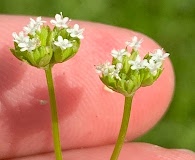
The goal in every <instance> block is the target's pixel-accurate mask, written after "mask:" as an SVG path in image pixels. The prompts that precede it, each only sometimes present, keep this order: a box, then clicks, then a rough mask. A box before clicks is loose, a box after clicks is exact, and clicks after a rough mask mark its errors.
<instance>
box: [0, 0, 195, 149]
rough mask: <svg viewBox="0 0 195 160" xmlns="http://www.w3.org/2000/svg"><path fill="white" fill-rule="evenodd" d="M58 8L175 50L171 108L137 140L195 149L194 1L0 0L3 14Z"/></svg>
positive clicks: (51, 11) (45, 13) (37, 12)
mask: <svg viewBox="0 0 195 160" xmlns="http://www.w3.org/2000/svg"><path fill="white" fill-rule="evenodd" d="M60 11H62V12H63V14H64V15H66V16H69V17H71V18H72V19H80V20H88V21H95V22H101V23H105V24H110V25H115V26H121V27H125V28H129V29H133V30H136V31H139V32H142V33H144V34H146V35H148V36H150V37H152V38H153V39H154V40H156V41H157V42H158V43H159V44H160V45H161V46H163V48H164V49H165V50H166V51H167V52H169V53H171V57H170V58H171V60H172V62H173V66H174V68H175V75H176V90H175V95H174V98H173V101H172V103H171V106H170V109H169V110H168V112H167V114H166V115H165V116H164V118H163V119H162V120H161V121H160V122H159V124H158V125H157V126H156V127H154V128H153V129H152V130H151V131H150V132H149V133H147V134H146V135H145V136H143V137H141V138H139V139H138V140H137V141H144V142H150V143H154V144H157V145H160V146H163V147H167V148H187V149H191V150H193V151H195V85H194V84H195V67H194V65H195V62H194V60H195V0H158V1H155V0H0V13H1V14H20V15H35V16H40V15H41V16H52V17H53V16H54V15H55V14H56V13H59V12H60ZM159 103H160V102H159Z"/></svg>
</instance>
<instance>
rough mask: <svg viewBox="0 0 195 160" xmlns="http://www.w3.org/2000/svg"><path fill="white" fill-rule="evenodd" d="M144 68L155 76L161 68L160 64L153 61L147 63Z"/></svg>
mask: <svg viewBox="0 0 195 160" xmlns="http://www.w3.org/2000/svg"><path fill="white" fill-rule="evenodd" d="M145 66H146V67H147V68H148V69H149V70H150V72H151V73H152V74H153V75H154V76H155V75H156V74H157V71H158V69H160V67H161V66H162V63H161V62H155V61H154V60H153V59H150V60H149V62H147V63H146V64H145Z"/></svg>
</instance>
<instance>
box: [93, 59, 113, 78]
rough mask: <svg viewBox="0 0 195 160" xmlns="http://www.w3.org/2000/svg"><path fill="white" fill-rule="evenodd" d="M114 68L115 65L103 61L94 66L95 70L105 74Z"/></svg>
mask: <svg viewBox="0 0 195 160" xmlns="http://www.w3.org/2000/svg"><path fill="white" fill-rule="evenodd" d="M114 68H115V65H112V64H110V62H105V63H103V64H100V65H97V66H96V72H97V73H99V74H103V75H104V76H107V75H108V74H109V73H111V72H113V70H114Z"/></svg>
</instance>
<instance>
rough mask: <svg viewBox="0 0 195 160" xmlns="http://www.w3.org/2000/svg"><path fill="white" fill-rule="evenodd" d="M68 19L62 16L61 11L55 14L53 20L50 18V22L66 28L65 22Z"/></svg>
mask: <svg viewBox="0 0 195 160" xmlns="http://www.w3.org/2000/svg"><path fill="white" fill-rule="evenodd" d="M69 21H70V19H69V18H68V17H63V15H62V12H60V14H56V15H55V20H51V21H50V23H51V24H53V25H55V26H56V27H62V28H68V25H67V23H68V22H69Z"/></svg>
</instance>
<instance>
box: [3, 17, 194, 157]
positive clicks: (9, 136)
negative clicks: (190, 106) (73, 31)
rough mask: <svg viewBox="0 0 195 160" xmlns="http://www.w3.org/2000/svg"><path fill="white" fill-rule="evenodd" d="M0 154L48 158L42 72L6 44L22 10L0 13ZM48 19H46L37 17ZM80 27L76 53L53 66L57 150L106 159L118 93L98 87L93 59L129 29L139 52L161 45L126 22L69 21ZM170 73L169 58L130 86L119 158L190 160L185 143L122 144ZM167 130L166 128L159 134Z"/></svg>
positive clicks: (161, 105)
mask: <svg viewBox="0 0 195 160" xmlns="http://www.w3.org/2000/svg"><path fill="white" fill-rule="evenodd" d="M0 19H1V21H0V26H1V27H0V33H1V37H0V53H1V54H0V75H1V80H0V160H5V159H7V158H9V159H12V160H46V159H47V160H53V159H55V158H54V154H53V152H52V150H53V142H52V136H51V117H50V108H49V103H48V101H49V98H48V93H47V86H46V79H45V75H44V71H43V70H40V69H37V68H35V67H32V66H29V65H28V64H25V63H23V62H21V61H19V60H17V59H16V58H15V57H14V56H13V55H12V54H11V52H10V51H9V48H11V47H13V41H12V36H11V34H12V32H17V33H18V32H19V31H21V30H22V28H23V26H25V25H26V24H28V23H29V17H21V16H5V15H2V16H0ZM45 20H47V21H49V19H45ZM74 23H78V24H79V25H80V26H81V27H82V28H85V33H84V36H85V39H84V40H82V43H81V47H80V50H79V52H78V53H77V55H76V56H75V57H74V58H72V59H71V60H69V61H67V62H65V63H62V64H58V65H55V66H54V68H53V76H54V81H55V87H56V98H57V104H58V114H59V121H60V136H61V145H62V148H63V157H64V159H68V160H77V159H79V160H87V159H95V160H108V159H109V157H110V155H111V153H112V150H113V147H114V143H115V141H116V138H117V134H118V132H119V128H120V122H121V118H122V112H123V102H124V97H123V96H122V95H120V94H118V93H111V92H108V91H106V90H105V89H104V86H103V84H102V82H101V81H100V80H99V78H98V75H97V74H96V73H95V69H94V65H96V64H100V63H102V62H105V61H106V60H111V55H110V51H111V50H112V49H113V48H115V49H121V48H124V47H125V44H124V42H125V41H127V40H130V39H131V37H132V36H133V35H136V36H138V38H143V40H144V42H143V44H142V47H141V49H140V52H141V54H142V56H143V55H144V54H146V53H147V52H148V51H153V50H154V49H157V48H161V47H160V46H159V45H158V44H157V43H156V42H154V41H153V40H152V39H150V38H148V37H146V36H145V35H142V34H140V33H137V32H133V31H130V30H127V29H122V28H117V27H112V26H107V25H102V24H98V23H90V22H81V21H73V22H71V24H74ZM173 90H174V73H173V68H172V65H171V62H170V60H168V59H167V60H166V61H165V63H164V71H163V73H162V75H161V77H160V78H159V79H158V80H157V81H156V82H155V83H154V84H153V85H152V86H150V87H146V88H141V89H139V90H138V91H137V93H136V95H135V97H134V101H133V106H132V112H131V119H130V124H129V128H128V132H127V136H126V144H125V145H124V146H123V149H122V151H121V154H120V157H119V160H129V159H131V160H143V159H144V160H168V159H171V160H176V159H177V160H180V159H181V160H194V159H195V154H194V153H193V152H190V151H187V150H176V149H164V148H161V147H158V146H156V145H152V144H147V143H127V142H128V141H131V140H133V139H135V138H137V137H139V136H141V135H143V134H144V133H145V132H146V131H148V130H149V129H151V128H152V127H153V126H154V125H155V124H156V123H157V122H158V121H159V120H160V118H161V117H162V116H163V114H164V113H165V111H166V110H167V108H168V106H169V103H170V101H171V99H172V95H173ZM167 136H168V135H167Z"/></svg>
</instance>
